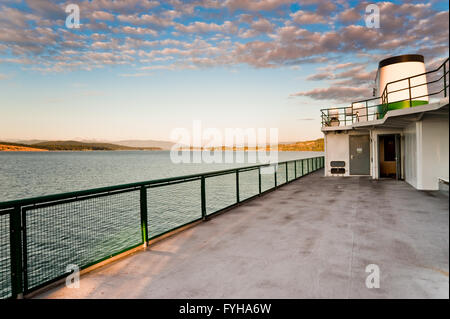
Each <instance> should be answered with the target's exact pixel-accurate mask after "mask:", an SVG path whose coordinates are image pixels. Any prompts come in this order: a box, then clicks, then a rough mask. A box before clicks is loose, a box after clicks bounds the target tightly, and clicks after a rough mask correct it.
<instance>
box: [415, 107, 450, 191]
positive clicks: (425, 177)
mask: <svg viewBox="0 0 450 319" xmlns="http://www.w3.org/2000/svg"><path fill="white" fill-rule="evenodd" d="M448 122H449V120H448V117H443V116H440V117H433V116H427V115H425V116H424V118H423V119H422V121H420V122H419V123H418V129H419V130H420V131H419V134H418V136H420V135H421V137H422V141H421V145H419V146H420V150H421V151H420V152H418V155H419V157H418V169H419V170H418V181H417V182H418V183H417V188H418V189H427V190H438V189H439V178H444V179H446V180H448V176H449V173H448V171H449V168H448V166H449V164H448V160H449V157H448V151H449V149H448V148H449V147H448V143H449V137H448V135H449V133H448V132H449V123H448Z"/></svg>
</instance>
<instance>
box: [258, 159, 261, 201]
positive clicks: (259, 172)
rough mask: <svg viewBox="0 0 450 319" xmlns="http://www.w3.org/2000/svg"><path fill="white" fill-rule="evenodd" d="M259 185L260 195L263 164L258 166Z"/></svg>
mask: <svg viewBox="0 0 450 319" xmlns="http://www.w3.org/2000/svg"><path fill="white" fill-rule="evenodd" d="M258 186H259V189H258V190H259V195H261V166H258Z"/></svg>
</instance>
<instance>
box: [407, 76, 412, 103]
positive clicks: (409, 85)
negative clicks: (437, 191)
mask: <svg viewBox="0 0 450 319" xmlns="http://www.w3.org/2000/svg"><path fill="white" fill-rule="evenodd" d="M408 90H409V107H412V100H411V78H408Z"/></svg>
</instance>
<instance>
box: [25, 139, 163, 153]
mask: <svg viewBox="0 0 450 319" xmlns="http://www.w3.org/2000/svg"><path fill="white" fill-rule="evenodd" d="M31 146H36V147H42V148H45V149H48V150H51V151H127V150H128V151H131V150H161V148H159V147H128V146H123V145H117V144H112V143H85V142H79V141H47V142H40V143H36V144H32V145H31Z"/></svg>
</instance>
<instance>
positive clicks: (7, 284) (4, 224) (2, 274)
mask: <svg viewBox="0 0 450 319" xmlns="http://www.w3.org/2000/svg"><path fill="white" fill-rule="evenodd" d="M1 213H2V211H1V210H0V214H1ZM10 252H11V250H10V238H9V214H4V215H0V299H3V298H8V297H11V255H10Z"/></svg>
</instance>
